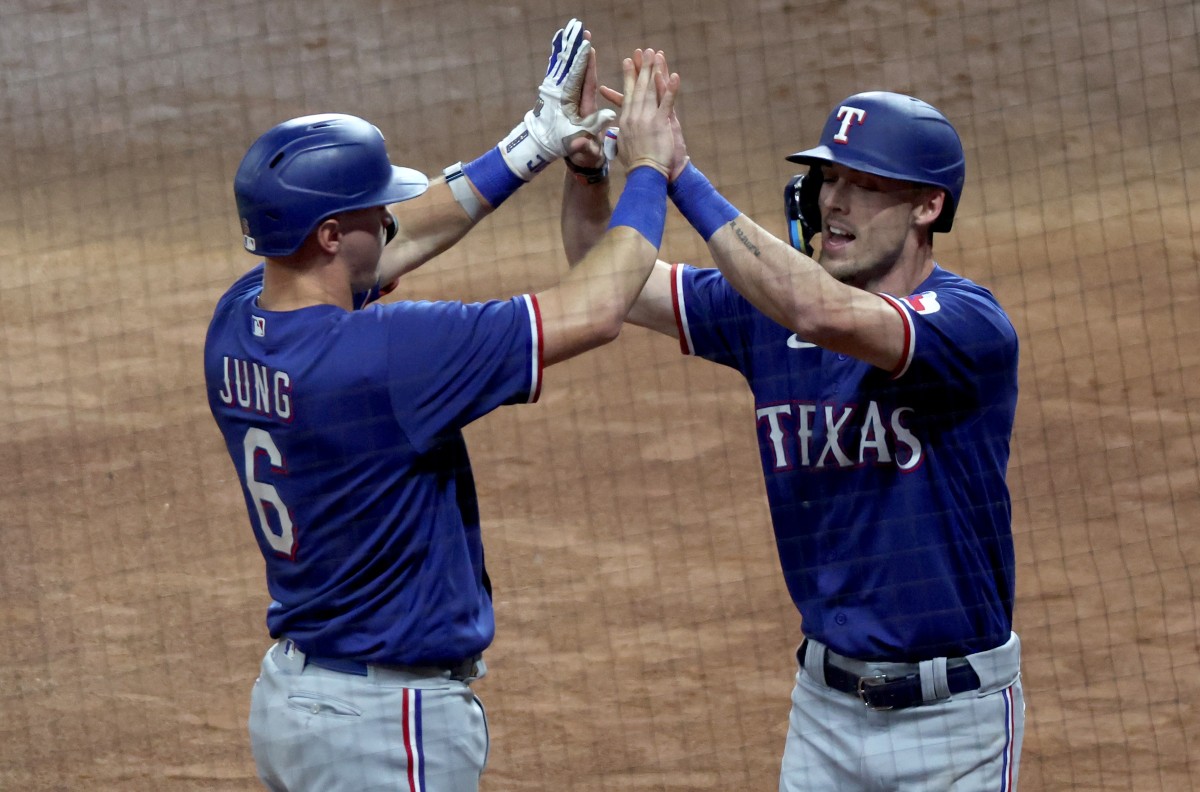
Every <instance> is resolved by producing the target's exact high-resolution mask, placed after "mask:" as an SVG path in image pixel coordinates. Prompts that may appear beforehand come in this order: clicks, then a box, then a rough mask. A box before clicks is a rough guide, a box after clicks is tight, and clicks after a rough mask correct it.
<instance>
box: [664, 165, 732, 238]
mask: <svg viewBox="0 0 1200 792" xmlns="http://www.w3.org/2000/svg"><path fill="white" fill-rule="evenodd" d="M667 194H668V195H670V196H671V200H672V201H674V202H675V208H676V209H678V210H679V213H680V214H681V215H683V216H684V217H685V218H687V221H688V222H689V223H691V224H692V228H694V229H696V230H697V231H699V232H700V236H702V237H704V241H705V242H707V241H708V240H709V238H710V237H712V235H713V234H715V233H717V230H718V229H719V228H720V227H721V226H723V225H725V224H726V223H728V222H729V221H730V220H735V219H737V216H738V215H739V214H741V212H739V211H738V210H737V209H736V208H735V207H734V205H733V204H731V203H729V201H726V200H725V198H724V197H723V196H722V195H721V194H720V193H719V192H717V188H716V187H713V186H712V183H711V182H710V181H709V180H708V178H707V177H705V175H704V174H703V173H701V172H700V171H699V169H697V168H696V166H695V165H693V164H692V163H690V162H689V163H688V164H687V166H686V167H684V169H683V172H682V173H680V174H679V177H678V178H676V179H675V181H673V182H671V186H670V187H669V188H668V189H667Z"/></svg>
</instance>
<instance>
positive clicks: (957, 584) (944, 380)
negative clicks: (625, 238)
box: [563, 89, 1024, 792]
mask: <svg viewBox="0 0 1200 792" xmlns="http://www.w3.org/2000/svg"><path fill="white" fill-rule="evenodd" d="M602 91H603V93H604V94H605V95H606V96H607V97H608V98H609V99H611V100H612V101H614V102H616V103H620V101H621V96H620V94H619V93H617V92H614V91H611V90H608V89H602ZM673 126H674V129H675V133H676V151H675V157H674V159H673V161H672V171H671V186H670V188H669V190H670V195H671V198H672V200H673V202H674V204H675V206H676V208H677V209H679V211H680V212H681V213H682V214H683V216H684V217H685V218H686V219H687V220H688V221H689V222H690V223H691V224H692V225H693V227H695V229H696V230H697V231H698V232H699V233H700V234H701V235H702V236H703V237H704V239H705V240H707V243H708V247H709V251H710V252H711V254H712V256H713V258H714V259H715V261H716V263H717V265H718V269H700V268H694V267H690V266H684V265H679V264H676V265H668V264H666V263H664V262H662V261H660V262H658V263H657V264H656V267H655V271H654V272H653V273H652V274H651V276H650V279H649V280H648V282H647V285H646V288H645V289H644V290H643V292H642V294H641V296H640V297H639V299H638V301H637V303H636V305H635V307H634V309H633V310H632V311H631V312H630V314H629V321H632V322H635V323H637V324H639V325H643V326H645V327H649V328H651V329H654V330H657V331H659V332H661V333H663V334H665V335H669V336H672V337H674V338H677V339H678V340H679V342H680V347H681V349H682V351H683V353H684V354H687V355H696V356H699V357H703V358H707V359H708V360H712V361H715V362H717V363H721V364H723V365H726V366H730V367H732V368H735V369H737V370H738V371H740V372H741V373H742V374H743V375H744V376H745V377H746V380H747V382H748V383H749V385H750V389H751V391H752V392H753V396H754V427H755V432H756V436H757V438H758V444H759V451H760V455H761V460H762V467H763V472H764V475H765V479H766V489H767V497H768V501H769V504H770V509H771V517H772V522H773V524H774V529H775V536H776V541H777V546H778V551H779V559H780V564H781V566H782V569H783V574H784V578H785V581H786V584H787V588H788V591H789V592H790V594H791V597H792V599H793V601H794V602H795V604H796V607H797V608H798V609H799V611H800V614H801V616H802V629H803V633H804V636H803V641H802V642H801V643H800V646H799V650H798V652H797V657H798V661H799V662H798V671H797V674H796V681H795V687H794V690H793V694H792V709H791V717H790V721H789V729H788V735H787V742H786V747H785V749H784V755H783V764H782V771H781V774H780V783H779V788H780V790H785V791H787V792H792V791H793V790H811V791H816V790H821V791H824V790H835V789H836V790H951V789H952V790H959V791H960V792H973V791H975V790H979V791H980V792H982V791H983V790H991V791H998V790H1011V789H1013V788H1014V787H1015V785H1016V781H1017V768H1018V760H1019V757H1020V750H1021V739H1022V734H1023V729H1024V702H1023V698H1022V691H1021V683H1020V644H1019V641H1018V638H1017V636H1016V634H1015V633H1013V632H1012V609H1013V585H1014V554H1013V543H1012V536H1011V525H1010V517H1011V514H1010V500H1009V494H1008V489H1007V485H1006V483H1005V472H1006V467H1007V463H1008V455H1009V440H1010V436H1011V432H1012V425H1013V416H1014V411H1015V407H1016V401H1017V336H1016V333H1015V332H1014V330H1013V327H1012V324H1011V323H1010V322H1009V319H1008V317H1007V316H1006V315H1005V313H1004V311H1003V309H1002V308H1001V307H1000V305H999V304H998V303H997V301H996V299H995V297H993V296H992V294H991V293H990V292H989V291H988V290H987V289H985V288H983V287H981V286H978V285H976V284H975V283H972V282H971V281H970V280H968V279H966V278H964V277H961V276H959V275H955V274H954V273H952V272H950V271H949V270H947V269H944V268H943V267H942V266H941V265H940V264H938V263H937V262H936V261H935V260H934V257H933V235H934V234H935V233H940V232H947V231H949V230H950V228H951V225H952V223H953V221H954V213H955V210H956V208H957V207H958V204H959V199H960V197H961V194H962V187H963V181H964V173H965V169H964V158H963V149H962V144H961V142H960V140H959V136H958V134H957V132H956V131H955V129H954V127H953V126H952V125H951V124H950V122H949V121H948V120H947V119H946V118H945V116H943V115H942V113H940V112H939V111H938V110H936V109H935V108H933V107H932V106H930V105H929V104H927V103H925V102H923V101H920V100H918V99H915V98H913V97H910V96H903V95H900V94H896V93H887V92H869V93H860V94H857V95H854V96H851V97H849V98H847V99H846V100H845V101H843V102H840V103H839V104H837V105H836V106H835V107H834V108H833V111H832V112H831V113H830V115H829V117H828V120H827V122H826V123H825V126H824V129H823V131H822V133H821V140H820V143H819V145H817V146H816V147H815V148H810V149H807V150H805V151H801V152H799V153H797V154H793V155H792V156H790V157H788V159H789V160H790V161H792V162H796V163H800V164H803V165H807V166H808V172H807V174H806V175H804V176H802V177H797V178H794V179H793V180H792V181H791V182H790V183H789V184H788V186H787V190H786V193H785V197H786V201H785V204H786V212H787V220H788V225H789V235H790V242H791V244H789V243H788V242H784V241H781V240H779V239H777V238H775V237H774V236H772V235H771V234H769V233H768V232H766V231H765V230H763V229H762V228H760V227H759V226H758V225H756V224H755V223H754V222H753V221H751V220H750V219H749V218H747V217H746V216H744V215H742V214H741V213H739V212H738V211H737V210H736V209H735V208H734V207H733V206H732V205H731V204H730V203H729V202H728V201H726V200H725V199H724V198H723V197H722V196H721V195H720V194H719V193H718V192H717V191H716V189H714V187H713V186H712V184H710V183H709V181H708V180H707V179H706V178H705V177H704V175H703V174H702V173H701V172H700V171H699V170H698V169H697V168H696V167H695V166H694V165H693V164H691V162H690V161H689V159H688V156H687V151H686V146H685V144H684V141H683V136H682V133H681V132H680V129H679V124H678V121H677V119H673ZM623 135H624V131H623V130H622V132H621V136H622V137H623ZM590 154H591V155H592V156H598V155H597V154H596V150H595V146H593V147H591V149H590ZM605 201H606V199H605V198H604V195H603V188H602V185H587V184H583V183H580V182H578V181H576V180H568V182H567V187H566V196H565V198H564V205H563V220H564V234H565V236H566V238H568V239H569V240H570V242H569V243H568V245H567V247H568V250H571V251H575V255H576V256H578V255H580V254H581V253H582V251H585V250H586V249H587V241H588V239H589V238H590V237H589V232H588V231H587V229H586V227H583V226H582V225H581V223H580V222H579V221H578V220H577V219H576V218H578V217H581V216H586V215H587V214H588V212H589V211H592V210H594V208H595V207H596V206H602V205H603V204H604V202H605ZM817 233H820V235H821V240H822V244H821V249H820V253H819V263H818V261H817V260H814V259H813V258H811V256H812V255H813V247H812V240H813V238H814V236H815V235H816V234H817Z"/></svg>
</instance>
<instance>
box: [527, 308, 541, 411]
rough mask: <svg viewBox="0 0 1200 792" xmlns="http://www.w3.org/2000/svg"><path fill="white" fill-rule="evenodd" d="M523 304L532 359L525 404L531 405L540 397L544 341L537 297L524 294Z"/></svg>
mask: <svg viewBox="0 0 1200 792" xmlns="http://www.w3.org/2000/svg"><path fill="white" fill-rule="evenodd" d="M525 302H526V303H527V304H528V306H529V335H530V339H531V340H532V341H533V344H532V346H533V359H532V361H531V362H530V374H529V376H530V380H529V401H527V402H526V404H533V403H534V402H536V401H537V400H538V399H539V398H540V397H541V395H542V370H543V369H544V368H545V362H544V354H545V340H544V337H543V335H542V309H541V308H540V307H538V301H537V296H536V295H533V294H526V295H525Z"/></svg>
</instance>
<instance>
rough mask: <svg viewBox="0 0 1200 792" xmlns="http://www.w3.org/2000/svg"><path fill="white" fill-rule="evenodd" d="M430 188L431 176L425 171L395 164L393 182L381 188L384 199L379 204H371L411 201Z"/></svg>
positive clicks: (380, 193) (380, 194) (381, 195)
mask: <svg viewBox="0 0 1200 792" xmlns="http://www.w3.org/2000/svg"><path fill="white" fill-rule="evenodd" d="M428 189H429V177H428V176H426V175H425V174H424V173H421V172H420V171H419V170H414V169H412V168H402V167H400V166H399V165H393V166H392V182H391V184H389V185H388V186H387V187H385V188H384V189H383V190H380V192H379V196H380V198H382V200H381V201H379V203H378V204H371V205H373V206H378V205H384V204H394V203H400V202H401V201H409V200H412V199H413V198H416V197H417V196H418V195H421V194H422V193H424V192H425V191H426V190H428Z"/></svg>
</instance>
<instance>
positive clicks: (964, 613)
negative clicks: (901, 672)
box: [672, 265, 1017, 662]
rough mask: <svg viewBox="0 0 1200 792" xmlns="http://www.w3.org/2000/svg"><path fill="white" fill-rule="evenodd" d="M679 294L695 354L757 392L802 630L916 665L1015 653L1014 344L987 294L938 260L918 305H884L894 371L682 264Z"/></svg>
mask: <svg viewBox="0 0 1200 792" xmlns="http://www.w3.org/2000/svg"><path fill="white" fill-rule="evenodd" d="M672 290H673V300H674V304H675V309H676V321H677V322H678V324H679V330H680V344H681V347H682V349H683V352H684V353H685V354H691V355H698V356H700V357H704V358H707V359H708V360H712V361H715V362H717V363H721V364H723V365H726V366H730V367H732V368H735V369H737V370H738V371H740V372H741V373H742V374H743V375H744V376H745V377H746V379H747V381H748V382H749V384H750V389H751V391H752V392H753V394H754V402H755V423H756V427H757V433H758V445H759V451H760V454H761V458H762V467H763V472H764V474H765V479H766V490H767V499H768V502H769V505H770V509H771V518H772V522H773V524H774V529H775V538H776V543H777V546H778V549H779V559H780V564H781V565H782V567H783V574H784V578H785V580H786V583H787V588H788V591H789V592H790V594H791V597H792V599H793V601H794V602H795V604H796V607H797V608H798V609H799V611H800V614H801V617H802V620H803V630H804V632H805V634H806V635H809V636H811V637H813V638H815V639H817V640H819V641H822V642H824V643H825V644H827V645H828V646H830V647H831V648H832V649H833V650H834V651H836V652H840V653H842V654H844V655H847V656H850V657H857V658H860V659H865V660H892V661H910V662H911V661H917V660H922V659H928V658H933V657H959V656H962V655H966V654H970V653H972V652H977V651H982V650H985V649H991V648H993V647H996V646H999V645H1001V644H1003V643H1004V642H1005V641H1007V640H1008V638H1009V634H1010V631H1011V629H1012V608H1013V586H1014V565H1015V562H1014V554H1013V544H1012V530H1011V516H1012V514H1011V503H1010V500H1009V493H1008V487H1007V484H1006V482H1005V474H1006V470H1007V466H1008V456H1009V441H1010V438H1011V435H1012V427H1013V418H1014V414H1015V411H1016V402H1017V336H1016V332H1015V331H1014V329H1013V326H1012V323H1011V322H1010V321H1009V319H1008V317H1007V316H1006V315H1005V313H1004V311H1003V309H1002V308H1001V307H1000V305H999V303H998V302H997V301H996V299H995V297H993V296H992V294H991V292H989V291H988V290H987V289H985V288H983V287H981V286H978V285H976V284H974V283H972V282H971V281H969V280H967V279H965V278H962V277H960V276H958V275H955V274H952V273H950V272H948V271H946V270H944V269H942V268H941V267H940V266H935V267H934V271H933V273H932V274H931V275H930V276H929V278H928V279H927V280H925V281H924V282H923V283H922V284H921V285H920V286H919V287H918V288H917V289H916V291H915V292H914V293H913V294H911V295H908V296H905V297H902V298H896V297H892V296H888V295H881V298H882V299H886V300H887V301H888V302H889V303H890V304H891V305H892V306H893V307H894V308H895V309H896V310H897V312H898V313H899V315H900V316H901V318H902V320H903V326H904V332H905V341H906V349H907V351H906V354H905V356H904V359H903V360H902V361H901V363H900V365H899V366H898V368H897V370H896V371H893V372H888V371H884V370H882V369H878V368H876V367H874V366H871V365H869V364H867V363H864V362H861V361H859V360H856V359H854V358H852V357H848V356H845V355H840V354H836V353H834V352H830V351H827V350H824V349H821V348H820V347H817V346H815V345H814V344H812V343H809V342H807V341H805V340H804V339H802V338H798V337H797V336H796V335H795V334H794V333H792V332H791V331H790V330H788V329H787V328H785V327H783V326H781V325H779V324H777V323H776V322H774V321H773V320H771V319H769V318H768V317H767V316H765V315H764V314H762V313H761V312H760V311H758V310H757V309H756V308H755V307H754V306H752V305H751V304H750V303H749V302H748V301H747V300H746V299H745V298H743V297H742V296H741V295H740V294H738V293H737V292H736V291H735V290H734V289H733V287H732V286H731V285H730V284H729V282H728V281H727V280H725V278H724V277H723V276H722V275H721V274H720V272H718V271H717V270H713V269H696V268H693V267H688V266H682V265H675V267H674V268H673V270H672Z"/></svg>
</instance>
